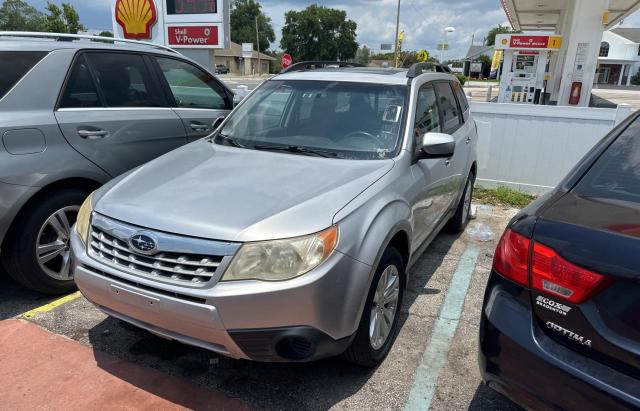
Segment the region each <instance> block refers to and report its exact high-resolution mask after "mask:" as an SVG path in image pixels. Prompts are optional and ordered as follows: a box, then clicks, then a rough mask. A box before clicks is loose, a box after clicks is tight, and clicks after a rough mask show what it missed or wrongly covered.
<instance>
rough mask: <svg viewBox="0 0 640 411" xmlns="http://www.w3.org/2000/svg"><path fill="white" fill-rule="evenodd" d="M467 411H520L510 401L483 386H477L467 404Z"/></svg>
mask: <svg viewBox="0 0 640 411" xmlns="http://www.w3.org/2000/svg"><path fill="white" fill-rule="evenodd" d="M468 410H469V411H484V410H503V411H520V410H522V408H520V407H519V406H518V405H516V404H515V403H513V402H511V400H510V399H508V398H507V397H505V396H504V395H502V394H500V393H499V392H497V391H494V390H492V389H491V388H489V387H487V386H486V385H484V384H480V385H478V389H477V390H476V393H475V394H474V396H473V399H472V400H471V403H470V404H469V408H468Z"/></svg>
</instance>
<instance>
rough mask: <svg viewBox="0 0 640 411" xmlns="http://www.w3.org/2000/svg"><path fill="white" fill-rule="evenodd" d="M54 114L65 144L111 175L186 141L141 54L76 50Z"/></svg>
mask: <svg viewBox="0 0 640 411" xmlns="http://www.w3.org/2000/svg"><path fill="white" fill-rule="evenodd" d="M55 116H56V119H57V121H58V124H59V125H60V128H61V130H62V132H63V134H64V136H65V138H66V139H67V141H68V142H69V144H71V146H73V148H74V149H76V150H77V151H78V152H80V153H81V154H82V155H84V156H85V157H87V158H88V159H89V160H91V161H92V162H94V163H95V164H96V165H98V166H99V167H100V168H102V169H103V170H105V171H106V172H107V173H108V174H110V175H111V176H114V177H115V176H117V175H120V174H122V173H124V172H125V171H128V170H130V169H132V168H134V167H137V166H139V165H141V164H144V163H146V162H148V161H150V160H152V159H154V158H156V157H158V156H160V155H162V154H164V153H166V152H168V151H171V150H173V149H175V148H177V147H179V146H181V145H183V144H185V143H186V142H187V139H186V133H185V129H184V126H183V125H182V121H181V120H180V117H178V115H177V114H176V113H174V112H173V110H172V109H171V108H170V107H168V106H167V104H166V100H165V99H164V97H163V95H162V92H161V90H160V88H159V86H158V83H157V82H156V81H155V80H154V78H153V76H152V75H151V71H150V70H149V66H148V65H147V64H146V63H145V61H144V58H143V57H142V55H140V54H134V53H119V52H87V53H84V54H81V55H79V56H78V57H77V58H76V61H75V62H74V66H73V69H72V71H71V74H70V76H69V78H68V79H67V81H66V84H65V86H64V90H63V91H62V93H61V100H60V102H59V104H58V109H57V110H56V112H55Z"/></svg>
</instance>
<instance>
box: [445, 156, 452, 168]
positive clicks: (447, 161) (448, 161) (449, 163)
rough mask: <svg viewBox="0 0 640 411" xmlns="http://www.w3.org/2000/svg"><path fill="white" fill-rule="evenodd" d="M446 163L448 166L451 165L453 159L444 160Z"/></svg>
mask: <svg viewBox="0 0 640 411" xmlns="http://www.w3.org/2000/svg"><path fill="white" fill-rule="evenodd" d="M444 165H445V166H447V167H450V166H451V159H450V158H448V159H446V160H444Z"/></svg>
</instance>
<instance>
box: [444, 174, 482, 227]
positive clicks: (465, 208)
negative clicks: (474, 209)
mask: <svg viewBox="0 0 640 411" xmlns="http://www.w3.org/2000/svg"><path fill="white" fill-rule="evenodd" d="M475 181H476V177H475V175H474V174H473V173H470V174H469V177H468V178H467V182H466V183H465V186H464V192H463V193H462V198H460V202H459V203H458V206H457V207H456V213H455V214H454V215H453V217H451V219H450V220H449V222H448V223H447V226H446V229H447V231H449V232H452V233H461V232H463V231H464V230H465V228H467V224H468V223H469V219H470V216H471V199H472V198H473V185H474V183H475Z"/></svg>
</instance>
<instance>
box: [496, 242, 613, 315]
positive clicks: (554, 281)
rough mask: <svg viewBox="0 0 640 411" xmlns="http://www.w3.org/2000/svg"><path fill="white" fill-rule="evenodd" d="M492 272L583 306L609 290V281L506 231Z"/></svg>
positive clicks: (538, 244) (545, 248)
mask: <svg viewBox="0 0 640 411" xmlns="http://www.w3.org/2000/svg"><path fill="white" fill-rule="evenodd" d="M493 269H494V270H495V271H496V272H497V273H498V274H500V275H501V276H503V277H505V278H507V279H509V280H511V281H514V282H516V283H518V284H520V285H523V286H525V287H529V284H531V287H532V288H533V289H535V290H538V291H542V292H544V293H547V294H551V295H553V296H554V297H558V298H561V299H564V300H566V301H569V302H571V303H574V304H581V303H582V302H584V301H586V300H588V299H589V298H591V297H592V296H593V295H595V294H596V293H597V292H599V291H601V290H602V289H603V288H604V287H606V286H607V285H608V284H609V283H610V281H609V280H608V278H607V277H605V276H603V275H600V274H597V273H594V272H591V271H589V270H586V269H584V268H582V267H578V266H577V265H575V264H572V263H570V262H569V261H567V260H565V259H564V258H562V257H561V256H560V255H558V253H556V252H555V251H554V250H553V249H551V248H549V247H547V246H544V245H542V244H540V243H536V242H535V241H531V240H529V239H528V238H526V237H524V236H522V235H520V234H518V233H516V232H514V231H512V230H511V229H507V230H506V231H505V232H504V234H503V235H502V238H501V239H500V242H499V243H498V248H497V249H496V253H495V256H494V258H493Z"/></svg>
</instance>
